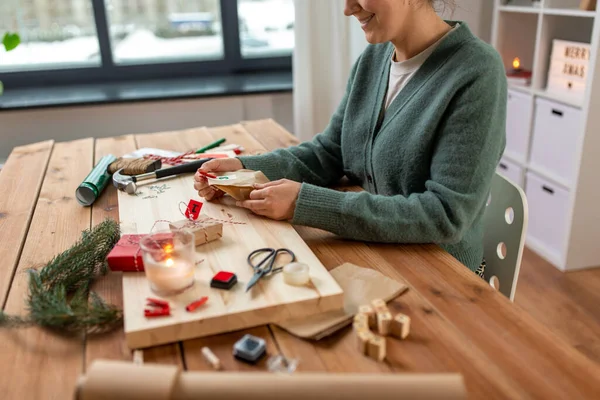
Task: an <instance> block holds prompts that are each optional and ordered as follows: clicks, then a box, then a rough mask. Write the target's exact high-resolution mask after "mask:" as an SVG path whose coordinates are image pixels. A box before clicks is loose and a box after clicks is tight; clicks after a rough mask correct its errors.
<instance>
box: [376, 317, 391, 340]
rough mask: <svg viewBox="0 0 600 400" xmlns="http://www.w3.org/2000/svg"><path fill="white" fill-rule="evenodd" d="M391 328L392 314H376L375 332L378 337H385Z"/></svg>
mask: <svg viewBox="0 0 600 400" xmlns="http://www.w3.org/2000/svg"><path fill="white" fill-rule="evenodd" d="M391 328H392V314H390V312H389V311H386V312H378V313H377V331H378V332H379V334H380V335H383V336H387V335H389V334H390V332H391Z"/></svg>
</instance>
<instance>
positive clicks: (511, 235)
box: [483, 173, 528, 301]
mask: <svg viewBox="0 0 600 400" xmlns="http://www.w3.org/2000/svg"><path fill="white" fill-rule="evenodd" d="M484 221H485V222H484V224H485V227H484V248H483V254H484V257H485V261H486V267H485V279H486V280H487V281H489V283H490V285H491V286H492V287H494V288H495V289H497V290H499V291H500V293H502V294H504V295H505V296H506V297H508V298H509V299H510V300H511V301H514V298H515V292H516V289H517V280H518V278H519V269H520V267H521V258H522V256H523V248H524V246H525V233H526V232H527V222H528V205H527V197H526V196H525V192H524V191H523V189H521V188H520V187H518V186H517V185H515V184H514V183H513V182H511V181H510V180H509V179H507V178H505V177H504V176H502V175H499V174H498V173H496V174H495V176H494V178H493V181H492V188H491V191H490V197H489V198H488V203H487V205H486V210H485V215H484Z"/></svg>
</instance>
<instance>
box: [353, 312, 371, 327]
mask: <svg viewBox="0 0 600 400" xmlns="http://www.w3.org/2000/svg"><path fill="white" fill-rule="evenodd" d="M354 322H355V323H356V322H360V323H365V324H367V325H368V324H369V317H368V316H367V315H365V314H356V315H355V316H354Z"/></svg>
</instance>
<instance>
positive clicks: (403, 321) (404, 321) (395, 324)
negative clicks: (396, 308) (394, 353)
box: [392, 314, 410, 339]
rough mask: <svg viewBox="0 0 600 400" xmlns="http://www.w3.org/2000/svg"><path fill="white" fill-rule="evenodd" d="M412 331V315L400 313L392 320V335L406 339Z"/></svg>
mask: <svg viewBox="0 0 600 400" xmlns="http://www.w3.org/2000/svg"><path fill="white" fill-rule="evenodd" d="M409 333H410V317H409V316H408V315H404V314H398V315H396V316H395V317H394V319H393V320H392V335H393V336H395V337H397V338H398V339H406V337H407V336H408V334H409Z"/></svg>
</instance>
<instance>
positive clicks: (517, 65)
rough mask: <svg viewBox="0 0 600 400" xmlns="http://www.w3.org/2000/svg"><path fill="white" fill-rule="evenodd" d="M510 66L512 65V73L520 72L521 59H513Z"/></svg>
mask: <svg viewBox="0 0 600 400" xmlns="http://www.w3.org/2000/svg"><path fill="white" fill-rule="evenodd" d="M512 65H513V72H521V59H520V58H519V57H515V59H514V60H513V63H512Z"/></svg>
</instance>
